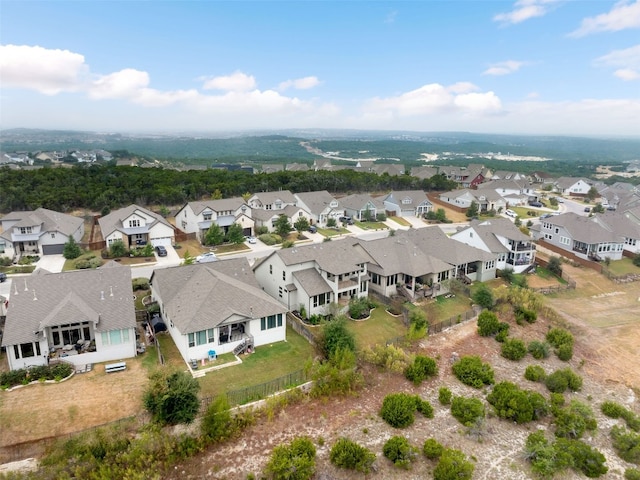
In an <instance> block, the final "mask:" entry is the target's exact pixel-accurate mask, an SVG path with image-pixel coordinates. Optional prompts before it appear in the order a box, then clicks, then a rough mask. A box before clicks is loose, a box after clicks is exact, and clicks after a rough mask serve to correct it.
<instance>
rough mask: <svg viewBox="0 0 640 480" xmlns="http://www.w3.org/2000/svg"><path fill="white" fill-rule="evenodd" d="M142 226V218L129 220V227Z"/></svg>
mask: <svg viewBox="0 0 640 480" xmlns="http://www.w3.org/2000/svg"><path fill="white" fill-rule="evenodd" d="M139 226H140V220H129V228H135V227H139Z"/></svg>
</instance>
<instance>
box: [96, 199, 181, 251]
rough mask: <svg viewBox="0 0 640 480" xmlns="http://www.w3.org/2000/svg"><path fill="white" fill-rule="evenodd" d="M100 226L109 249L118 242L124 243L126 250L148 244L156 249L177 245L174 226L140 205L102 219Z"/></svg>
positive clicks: (115, 212)
mask: <svg viewBox="0 0 640 480" xmlns="http://www.w3.org/2000/svg"><path fill="white" fill-rule="evenodd" d="M98 224H99V225H100V230H101V231H102V238H104V240H105V242H107V247H109V246H110V245H111V244H112V243H113V242H116V241H122V243H124V246H125V248H131V247H135V246H136V245H146V244H147V243H150V244H151V245H153V246H154V247H156V246H158V245H163V246H165V247H170V246H171V245H173V244H174V243H175V242H174V239H175V235H174V229H173V225H171V224H170V223H169V222H168V221H167V220H166V219H165V218H164V217H163V216H162V215H158V214H157V213H154V212H152V211H151V210H147V209H146V208H143V207H139V206H138V205H129V206H128V207H125V208H121V209H119V210H115V211H113V212H111V213H110V214H108V215H105V216H104V217H100V218H99V219H98Z"/></svg>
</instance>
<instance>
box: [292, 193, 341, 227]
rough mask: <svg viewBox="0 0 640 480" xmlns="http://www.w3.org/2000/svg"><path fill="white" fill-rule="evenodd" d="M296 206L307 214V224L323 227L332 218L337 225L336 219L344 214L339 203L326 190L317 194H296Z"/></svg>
mask: <svg viewBox="0 0 640 480" xmlns="http://www.w3.org/2000/svg"><path fill="white" fill-rule="evenodd" d="M295 197H296V199H297V201H298V205H299V206H300V207H302V208H303V209H304V210H306V211H307V212H308V213H309V223H311V225H318V226H320V227H325V226H326V225H327V220H329V219H330V218H333V219H334V220H335V221H336V225H337V224H338V219H339V218H340V217H341V216H342V215H343V214H344V209H341V207H340V202H338V200H336V199H335V198H334V197H333V195H331V194H330V193H329V192H327V191H326V190H320V191H317V192H301V193H296V194H295Z"/></svg>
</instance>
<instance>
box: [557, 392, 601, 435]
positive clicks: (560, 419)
mask: <svg viewBox="0 0 640 480" xmlns="http://www.w3.org/2000/svg"><path fill="white" fill-rule="evenodd" d="M554 415H555V420H554V424H555V427H556V429H555V435H556V437H564V438H574V439H578V438H581V437H582V435H583V434H584V432H585V431H586V430H595V429H596V428H597V426H598V425H597V423H596V420H595V417H594V415H593V410H591V407H589V405H586V404H585V403H582V402H580V401H578V400H572V401H571V403H570V404H569V405H568V406H566V407H564V408H559V409H555V410H554Z"/></svg>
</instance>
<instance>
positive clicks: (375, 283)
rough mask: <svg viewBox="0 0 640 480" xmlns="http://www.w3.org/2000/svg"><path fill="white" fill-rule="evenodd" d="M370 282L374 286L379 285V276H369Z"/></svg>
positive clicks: (373, 274)
mask: <svg viewBox="0 0 640 480" xmlns="http://www.w3.org/2000/svg"><path fill="white" fill-rule="evenodd" d="M371 282H372V283H373V284H374V285H380V275H378V274H377V273H372V274H371Z"/></svg>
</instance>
